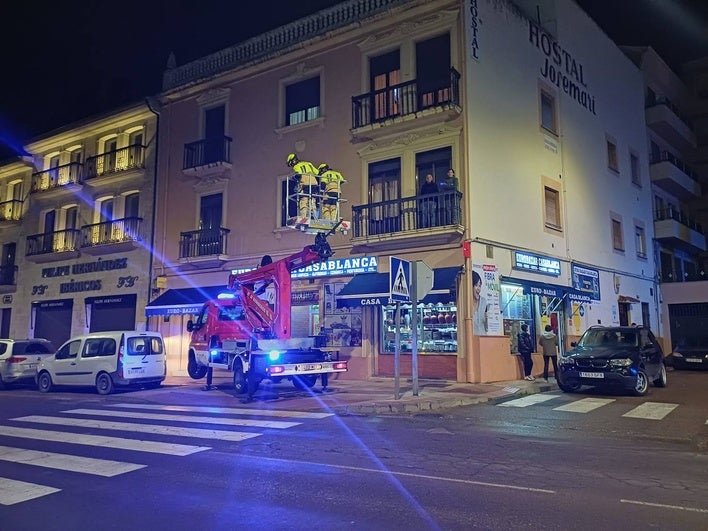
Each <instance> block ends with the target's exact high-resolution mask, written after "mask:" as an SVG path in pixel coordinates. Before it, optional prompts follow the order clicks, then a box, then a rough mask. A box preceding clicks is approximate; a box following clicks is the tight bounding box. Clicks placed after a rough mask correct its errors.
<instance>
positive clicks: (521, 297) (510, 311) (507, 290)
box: [501, 284, 536, 354]
mask: <svg viewBox="0 0 708 531" xmlns="http://www.w3.org/2000/svg"><path fill="white" fill-rule="evenodd" d="M501 304H502V318H503V320H504V335H505V336H509V338H510V345H511V353H512V354H518V352H519V349H518V341H517V337H518V335H519V332H521V325H522V324H524V323H525V324H528V325H529V332H530V333H531V334H534V331H535V330H536V327H535V326H534V324H533V323H534V311H533V303H532V300H531V295H528V294H526V293H524V288H522V287H521V286H514V285H505V284H502V285H501Z"/></svg>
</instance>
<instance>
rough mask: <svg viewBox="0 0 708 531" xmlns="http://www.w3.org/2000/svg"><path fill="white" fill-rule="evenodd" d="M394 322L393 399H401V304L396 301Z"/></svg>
mask: <svg viewBox="0 0 708 531" xmlns="http://www.w3.org/2000/svg"><path fill="white" fill-rule="evenodd" d="M393 318H394V319H395V321H396V346H395V351H394V352H395V353H394V356H393V374H394V379H393V381H394V382H395V383H394V398H395V399H396V400H398V399H399V398H401V303H400V302H398V301H396V313H395V315H394V316H393Z"/></svg>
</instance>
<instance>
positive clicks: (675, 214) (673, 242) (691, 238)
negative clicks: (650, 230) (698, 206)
mask: <svg viewBox="0 0 708 531" xmlns="http://www.w3.org/2000/svg"><path fill="white" fill-rule="evenodd" d="M654 235H655V237H656V239H657V240H659V241H660V242H661V243H663V244H664V245H668V246H670V247H673V248H675V249H681V250H683V251H686V252H688V253H696V252H705V251H706V236H705V234H704V233H703V227H701V225H700V224H698V223H697V222H696V221H695V220H694V219H693V218H691V217H690V216H688V215H687V214H686V213H685V212H680V211H678V210H675V209H673V208H665V209H663V210H657V211H656V212H654Z"/></svg>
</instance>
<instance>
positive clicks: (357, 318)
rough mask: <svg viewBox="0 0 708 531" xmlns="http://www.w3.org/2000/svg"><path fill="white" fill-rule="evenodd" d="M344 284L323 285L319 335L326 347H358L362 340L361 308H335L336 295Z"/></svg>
mask: <svg viewBox="0 0 708 531" xmlns="http://www.w3.org/2000/svg"><path fill="white" fill-rule="evenodd" d="M344 285H345V282H335V283H331V284H325V285H324V301H323V303H324V304H323V306H324V313H323V315H324V322H323V324H322V326H321V327H320V329H319V335H321V336H324V338H325V339H324V342H325V344H326V345H327V346H333V347H360V346H361V338H362V316H363V313H362V308H361V306H357V307H354V308H337V294H338V293H339V292H340V291H341V290H342V288H343V287H344Z"/></svg>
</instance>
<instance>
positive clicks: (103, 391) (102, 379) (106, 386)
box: [96, 372, 113, 395]
mask: <svg viewBox="0 0 708 531" xmlns="http://www.w3.org/2000/svg"><path fill="white" fill-rule="evenodd" d="M96 391H98V394H99V395H110V394H111V393H112V392H113V380H112V379H111V377H110V375H109V374H108V373H105V372H102V373H101V374H99V375H98V376H96Z"/></svg>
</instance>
